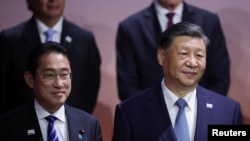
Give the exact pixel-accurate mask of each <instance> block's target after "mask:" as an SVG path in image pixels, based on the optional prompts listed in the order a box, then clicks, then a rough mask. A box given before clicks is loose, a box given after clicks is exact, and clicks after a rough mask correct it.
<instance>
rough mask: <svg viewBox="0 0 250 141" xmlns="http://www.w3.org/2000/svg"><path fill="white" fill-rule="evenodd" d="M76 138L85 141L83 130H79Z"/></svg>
mask: <svg viewBox="0 0 250 141" xmlns="http://www.w3.org/2000/svg"><path fill="white" fill-rule="evenodd" d="M78 138H79V139H80V140H84V141H87V137H86V136H85V131H84V130H83V129H81V130H80V131H79V134H78Z"/></svg>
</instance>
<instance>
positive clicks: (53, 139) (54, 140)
mask: <svg viewBox="0 0 250 141" xmlns="http://www.w3.org/2000/svg"><path fill="white" fill-rule="evenodd" d="M45 119H46V120H47V121H48V136H47V138H48V141H59V139H58V136H57V134H56V130H55V128H54V122H55V121H56V120H57V118H56V117H54V116H47V117H46V118H45Z"/></svg>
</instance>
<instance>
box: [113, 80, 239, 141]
mask: <svg viewBox="0 0 250 141" xmlns="http://www.w3.org/2000/svg"><path fill="white" fill-rule="evenodd" d="M196 97H197V117H196V129H195V137H194V141H207V139H208V138H207V135H208V125H209V124H219V125H223V124H230V125H231V124H242V113H241V109H240V104H239V103H238V102H236V101H234V100H232V99H229V98H227V97H225V96H222V95H219V94H218V93H215V92H213V91H210V90H208V89H205V88H203V87H201V86H198V87H197V95H196ZM207 104H209V106H208V105H207ZM113 141H177V139H176V136H175V132H174V129H173V126H172V123H171V120H170V116H169V112H168V110H167V107H166V103H165V101H164V97H163V92H162V88H161V84H160V83H158V84H156V85H154V86H152V87H150V88H148V89H145V90H144V91H142V92H139V93H138V94H136V95H134V96H131V97H130V98H128V99H126V100H124V101H123V102H121V103H120V104H118V105H117V106H116V111H115V122H114V135H113Z"/></svg>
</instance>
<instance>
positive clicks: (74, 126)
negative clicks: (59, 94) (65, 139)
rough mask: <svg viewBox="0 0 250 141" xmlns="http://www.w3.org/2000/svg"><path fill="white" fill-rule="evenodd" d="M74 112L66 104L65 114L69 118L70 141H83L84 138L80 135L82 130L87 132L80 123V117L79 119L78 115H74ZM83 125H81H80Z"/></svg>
mask: <svg viewBox="0 0 250 141" xmlns="http://www.w3.org/2000/svg"><path fill="white" fill-rule="evenodd" d="M72 111H73V110H71V109H70V107H69V106H68V105H66V104H65V112H66V116H67V122H68V133H69V140H70V141H78V140H79V141H80V140H83V139H81V138H83V136H82V135H81V134H79V133H80V130H82V129H83V130H85V129H84V127H83V125H82V123H81V121H79V119H80V118H79V117H77V114H76V113H72ZM80 123H81V124H80Z"/></svg>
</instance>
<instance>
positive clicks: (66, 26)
mask: <svg viewBox="0 0 250 141" xmlns="http://www.w3.org/2000/svg"><path fill="white" fill-rule="evenodd" d="M72 32H73V31H71V26H70V23H69V22H68V21H66V20H65V19H64V20H63V25H62V35H61V44H62V45H63V46H64V47H65V48H66V49H67V50H70V49H71V47H72V46H73V43H74V37H73V35H74V34H72Z"/></svg>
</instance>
